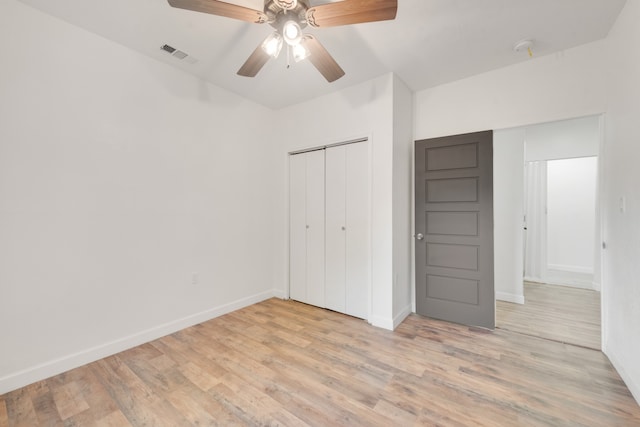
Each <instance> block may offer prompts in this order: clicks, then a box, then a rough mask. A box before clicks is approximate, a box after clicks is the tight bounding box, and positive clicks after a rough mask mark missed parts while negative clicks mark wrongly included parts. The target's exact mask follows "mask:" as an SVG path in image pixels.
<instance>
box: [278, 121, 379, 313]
mask: <svg viewBox="0 0 640 427" xmlns="http://www.w3.org/2000/svg"><path fill="white" fill-rule="evenodd" d="M359 142H367V155H368V156H369V161H368V162H367V173H368V175H369V188H368V190H367V191H368V193H369V194H368V200H369V206H368V209H367V210H368V213H369V218H368V219H369V236H370V238H369V245H368V248H367V257H368V259H369V278H368V280H367V288H368V291H367V298H368V301H367V318H366V319H365V320H366V321H367V322H368V323H371V317H372V302H373V240H374V239H373V236H374V234H373V211H372V210H373V164H372V159H373V136H372V134H371V133H369V134H364V135H363V134H360V135H355V136H351V137H348V138H341V139H337V140H331V141H326V142H320V143H317V144H309V145H306V144H305V145H303V146H302V147H301V148H296V149H294V150H290V151H286V152H285V153H284V156H283V159H284V162H285V165H286V166H285V168H286V171H287V172H286V181H285V183H284V186H285V187H284V188H285V189H286V190H285V192H286V208H285V211H286V227H285V228H286V235H285V254H286V256H285V266H284V267H285V269H284V279H285V282H286V283H285V286H284V290H283V293H282V298H283V299H286V300H288V299H290V298H291V293H290V287H291V277H290V272H291V265H290V262H289V261H290V256H291V249H290V239H291V235H290V224H291V217H290V204H291V194H290V193H289V180H290V179H291V170H290V163H289V157H290V156H292V155H295V154H302V153H307V152H310V151H318V150H326V149H327V148H331V147H338V146H341V145H349V144H357V143H359Z"/></svg>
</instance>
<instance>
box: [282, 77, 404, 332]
mask: <svg viewBox="0 0 640 427" xmlns="http://www.w3.org/2000/svg"><path fill="white" fill-rule="evenodd" d="M277 116H278V117H287V126H286V127H282V128H281V129H279V130H278V134H277V135H276V140H277V141H280V145H279V146H277V147H273V148H274V149H275V150H278V151H279V156H280V164H281V167H280V168H278V169H277V170H276V173H277V175H278V176H277V179H278V182H279V186H278V187H277V192H276V193H275V197H274V200H275V201H276V202H277V212H276V216H275V218H277V219H276V224H275V226H274V229H275V230H276V233H275V236H276V247H278V248H281V250H280V252H279V253H278V261H277V262H276V267H275V268H276V271H275V278H274V281H275V283H278V284H279V285H280V286H282V291H283V292H284V291H286V288H287V286H288V243H287V230H288V218H287V206H288V195H287V189H288V184H287V182H288V177H287V170H288V167H287V164H288V163H287V153H288V152H290V151H295V150H299V149H305V148H311V147H318V146H323V145H326V144H331V143H336V142H342V141H349V140H352V139H355V138H360V137H369V138H370V143H369V147H370V150H371V156H370V159H371V176H372V180H371V196H372V197H371V203H372V209H371V213H372V216H371V225H372V228H371V253H372V258H371V264H372V272H371V273H372V274H371V277H372V293H371V315H370V318H369V321H370V322H371V323H372V324H374V325H376V326H381V327H384V328H387V329H392V328H393V306H392V302H393V245H392V234H393V213H392V206H393V198H392V190H393V188H392V182H393V149H394V147H393V121H392V117H393V76H392V75H391V74H387V75H384V76H382V77H379V78H377V79H374V80H371V81H369V82H366V83H363V84H360V85H356V86H353V87H350V88H348V89H345V90H341V91H338V92H335V93H332V94H329V95H325V96H322V97H320V98H317V99H314V100H311V101H308V102H305V103H302V104H298V105H294V106H291V107H288V108H284V109H282V110H278V112H277ZM407 191H408V190H407Z"/></svg>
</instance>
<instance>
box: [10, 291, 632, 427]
mask: <svg viewBox="0 0 640 427" xmlns="http://www.w3.org/2000/svg"><path fill="white" fill-rule="evenodd" d="M0 424H1V425H9V426H17V425H25V426H39V425H46V426H93V425H99V426H127V425H134V426H143V425H149V426H192V425H223V426H229V425H285V426H297V425H313V426H340V425H344V426H410V425H439V426H469V425H473V426H477V425H485V426H499V425H504V426H517V425H531V426H565V425H567V426H569V425H570V426H575V425H585V426H625V425H628V426H632V425H635V426H637V425H640V408H639V407H638V405H637V404H636V403H635V401H634V400H633V398H632V396H631V395H630V393H629V391H628V390H627V388H626V387H625V385H624V383H623V382H622V381H621V379H620V378H619V376H618V375H617V373H616V372H615V370H614V369H613V368H612V367H611V364H610V363H609V361H608V360H607V358H606V357H605V356H604V355H603V354H602V353H601V352H599V351H594V350H590V349H585V348H582V347H576V346H571V345H565V344H562V343H558V342H553V341H548V340H543V339H539V338H536V337H531V336H526V335H522V334H518V333H513V332H510V331H505V330H496V331H493V332H490V331H486V330H479V329H474V328H469V327H464V326H459V325H454V324H450V323H446V322H441V321H435V320H430V319H426V318H423V317H419V316H416V315H411V316H409V317H408V318H407V319H406V320H405V322H404V323H403V324H402V325H400V326H399V327H398V328H397V330H396V331H395V332H390V331H385V330H382V329H378V328H374V327H372V326H370V325H368V324H366V323H365V322H364V321H362V320H358V319H354V318H351V317H348V316H344V315H341V314H337V313H334V312H330V311H326V310H322V309H318V308H314V307H310V306H307V305H304V304H300V303H296V302H293V301H283V300H278V299H271V300H268V301H265V302H262V303H260V304H256V305H253V306H250V307H247V308H245V309H242V310H239V311H236V312H234V313H230V314H228V315H225V316H222V317H219V318H216V319H213V320H211V321H208V322H206V323H203V324H200V325H197V326H194V327H192V328H188V329H185V330H183V331H181V332H178V333H175V334H173V335H170V336H167V337H164V338H161V339H158V340H156V341H153V342H150V343H148V344H145V345H141V346H139V347H136V348H133V349H131V350H128V351H125V352H122V353H120V354H117V355H115V356H111V357H108V358H106V359H103V360H100V361H97V362H95V363H91V364H89V365H86V366H83V367H81V368H78V369H74V370H72V371H69V372H67V373H64V374H61V375H58V376H55V377H53V378H50V379H48V380H45V381H41V382H39V383H36V384H33V385H30V386H28V387H25V388H23V389H20V390H17V391H14V392H11V393H8V394H6V395H3V396H0Z"/></svg>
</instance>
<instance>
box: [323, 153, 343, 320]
mask: <svg viewBox="0 0 640 427" xmlns="http://www.w3.org/2000/svg"><path fill="white" fill-rule="evenodd" d="M345 154H346V146H339V147H332V148H327V150H326V153H325V159H326V178H325V183H326V210H325V211H326V234H325V236H326V242H325V244H326V251H325V252H326V268H325V271H326V277H325V303H326V307H327V308H329V309H331V310H335V311H338V312H340V313H344V312H345V311H346V290H345V256H346V254H345V234H346V231H345V230H346V223H345V195H346V182H345V179H346V177H345V174H346V166H345V160H346V157H345Z"/></svg>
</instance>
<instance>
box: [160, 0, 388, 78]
mask: <svg viewBox="0 0 640 427" xmlns="http://www.w3.org/2000/svg"><path fill="white" fill-rule="evenodd" d="M168 2H169V5H171V6H172V7H176V8H180V9H187V10H193V11H196V12H203V13H210V14H212V15H218V16H225V17H228V18H233V19H239V20H241V21H247V22H254V23H256V24H265V23H267V24H269V25H271V26H272V27H273V28H274V29H275V31H274V32H273V33H271V34H270V35H269V36H268V37H267V38H266V39H265V40H264V41H263V42H262V43H261V44H260V45H259V46H258V47H257V48H256V49H255V50H254V51H253V53H252V54H251V55H250V56H249V58H248V59H247V60H246V61H245V63H244V64H243V65H242V67H240V69H239V70H238V75H241V76H245V77H255V75H256V74H258V72H259V71H260V70H261V69H262V67H263V66H264V65H265V64H266V63H267V61H268V60H269V59H270V58H277V57H278V55H279V54H280V50H281V49H282V46H283V42H284V43H286V45H287V49H291V52H292V53H293V58H294V60H295V61H296V62H298V61H301V60H303V59H305V58H307V57H308V58H309V61H310V62H311V63H312V64H313V66H314V67H316V69H317V70H318V71H319V72H320V74H322V75H323V76H324V78H325V79H327V81H328V82H333V81H335V80H338V79H339V78H340V77H342V76H344V70H342V68H340V65H338V63H337V62H336V61H335V60H334V59H333V57H332V56H331V55H330V54H329V52H327V50H326V49H325V48H324V46H322V44H320V42H319V41H318V39H316V38H315V37H314V36H313V35H311V34H304V33H303V32H302V29H303V28H305V27H306V26H307V25H310V26H312V27H314V28H325V27H335V26H339V25H349V24H360V23H364V22H374V21H386V20H391V19H395V17H396V12H397V9H398V0H342V1H338V2H334V3H326V4H321V5H318V6H310V5H309V0H265V1H264V9H263V10H262V11H260V10H255V9H251V8H248V7H244V6H238V5H235V4H231V3H226V2H224V1H219V0H168Z"/></svg>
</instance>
